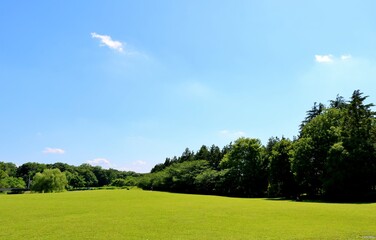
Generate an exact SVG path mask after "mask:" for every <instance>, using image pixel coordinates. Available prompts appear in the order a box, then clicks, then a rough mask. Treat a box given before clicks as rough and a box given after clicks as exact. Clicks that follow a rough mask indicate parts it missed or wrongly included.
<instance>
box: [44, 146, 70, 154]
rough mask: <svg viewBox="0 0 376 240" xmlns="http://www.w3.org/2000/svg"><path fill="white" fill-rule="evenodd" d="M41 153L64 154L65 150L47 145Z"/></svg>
mask: <svg viewBox="0 0 376 240" xmlns="http://www.w3.org/2000/svg"><path fill="white" fill-rule="evenodd" d="M43 153H44V154H64V153H65V150H63V149H61V148H49V147H46V148H45V149H44V150H43Z"/></svg>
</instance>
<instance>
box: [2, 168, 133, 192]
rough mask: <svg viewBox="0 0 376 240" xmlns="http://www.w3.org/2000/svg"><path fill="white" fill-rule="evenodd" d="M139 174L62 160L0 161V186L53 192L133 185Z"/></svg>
mask: <svg viewBox="0 0 376 240" xmlns="http://www.w3.org/2000/svg"><path fill="white" fill-rule="evenodd" d="M138 176H140V174H138V173H135V172H132V171H119V170H116V169H103V168H102V167H100V166H91V165H89V164H82V165H80V166H73V165H69V164H66V163H61V162H58V163H54V164H42V163H36V162H28V163H25V164H22V165H21V166H19V167H17V166H16V165H15V164H14V163H9V162H7V163H6V162H0V189H1V188H20V189H31V190H33V191H35V192H55V191H63V190H74V189H85V188H91V187H103V186H117V187H124V186H134V185H135V178H136V177H138Z"/></svg>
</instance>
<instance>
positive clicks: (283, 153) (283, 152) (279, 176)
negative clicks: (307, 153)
mask: <svg viewBox="0 0 376 240" xmlns="http://www.w3.org/2000/svg"><path fill="white" fill-rule="evenodd" d="M291 151H292V142H291V141H290V140H288V139H285V138H282V139H281V140H279V141H278V142H275V144H274V145H273V147H272V150H271V152H270V154H269V156H268V160H269V164H270V166H269V186H268V194H269V196H274V197H291V196H294V195H295V194H294V193H295V182H294V176H293V173H292V170H291V162H290V156H291Z"/></svg>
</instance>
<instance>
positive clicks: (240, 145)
mask: <svg viewBox="0 0 376 240" xmlns="http://www.w3.org/2000/svg"><path fill="white" fill-rule="evenodd" d="M263 152H264V149H263V146H262V145H261V142H260V140H258V139H251V138H239V139H238V140H236V141H235V143H234V145H233V146H232V148H231V150H230V151H229V152H228V153H227V154H226V155H225V156H224V158H223V159H222V161H221V163H220V167H221V169H228V172H227V175H226V176H225V177H226V181H227V183H228V184H229V185H227V186H226V187H227V190H228V194H230V195H239V196H246V197H258V196H263V195H264V192H265V191H266V187H267V173H266V169H264V168H263V166H264V164H263Z"/></svg>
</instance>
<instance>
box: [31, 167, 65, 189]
mask: <svg viewBox="0 0 376 240" xmlns="http://www.w3.org/2000/svg"><path fill="white" fill-rule="evenodd" d="M67 185H68V181H67V178H66V176H65V174H64V173H62V172H61V171H60V170H59V169H58V168H54V169H45V170H43V172H42V173H36V174H35V176H34V178H33V183H32V185H31V189H32V191H34V192H40V193H50V192H62V191H64V190H65V187H67Z"/></svg>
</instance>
